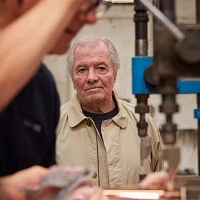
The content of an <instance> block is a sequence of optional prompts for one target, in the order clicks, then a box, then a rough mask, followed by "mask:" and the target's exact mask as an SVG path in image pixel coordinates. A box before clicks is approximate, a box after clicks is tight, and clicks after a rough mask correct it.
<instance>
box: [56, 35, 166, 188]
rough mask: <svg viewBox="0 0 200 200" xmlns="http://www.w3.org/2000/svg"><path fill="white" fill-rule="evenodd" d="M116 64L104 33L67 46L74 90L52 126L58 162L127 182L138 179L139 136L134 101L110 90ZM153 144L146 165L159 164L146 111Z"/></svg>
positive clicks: (111, 181)
mask: <svg viewBox="0 0 200 200" xmlns="http://www.w3.org/2000/svg"><path fill="white" fill-rule="evenodd" d="M119 67H120V62H119V57H118V53H117V51H116V49H115V47H114V46H113V44H112V43H111V42H110V41H109V40H107V39H104V38H99V37H97V36H93V35H89V36H85V37H83V38H80V39H79V40H77V41H76V42H75V44H74V45H73V46H72V48H71V50H70V52H69V56H68V68H69V73H70V75H71V77H72V81H73V84H74V88H75V90H76V91H77V94H76V96H75V97H74V98H73V99H72V100H71V101H70V102H68V103H66V104H65V105H63V106H62V107H61V117H60V122H59V125H58V128H57V141H56V150H57V152H56V154H57V155H56V158H57V162H58V164H61V165H65V164H69V165H72V166H79V165H81V166H85V167H90V168H92V169H93V170H94V171H95V175H94V177H93V183H94V184H95V185H99V186H103V187H115V186H122V187H125V186H128V185H133V184H135V183H137V182H138V180H139V171H140V138H139V136H138V134H137V126H136V123H137V117H136V115H135V113H134V106H133V105H131V104H129V103H127V102H125V101H122V100H120V99H119V98H118V97H117V94H116V93H115V92H113V87H114V84H115V81H116V78H117V71H118V69H119ZM146 118H147V121H148V124H149V126H148V135H149V136H150V137H151V138H152V149H151V154H150V156H149V158H148V161H147V162H146V163H145V167H144V168H145V171H146V173H149V172H150V171H156V170H159V169H161V166H162V163H161V162H160V161H159V158H158V152H159V149H160V134H159V132H158V129H157V128H156V126H155V124H154V123H153V121H152V118H151V117H150V116H149V115H147V116H146Z"/></svg>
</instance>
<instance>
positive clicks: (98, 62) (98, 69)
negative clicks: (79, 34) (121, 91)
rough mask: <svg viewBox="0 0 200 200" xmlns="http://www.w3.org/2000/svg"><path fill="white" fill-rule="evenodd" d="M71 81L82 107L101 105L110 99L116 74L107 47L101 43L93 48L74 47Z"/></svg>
mask: <svg viewBox="0 0 200 200" xmlns="http://www.w3.org/2000/svg"><path fill="white" fill-rule="evenodd" d="M72 80H73V83H74V88H75V90H76V91H77V97H78V99H79V101H80V103H81V104H82V105H90V104H92V103H101V102H102V103H103V102H106V101H109V100H110V99H111V97H112V90H113V86H114V83H115V81H116V74H115V72H114V71H113V67H112V63H111V60H110V53H109V50H108V47H107V46H106V45H105V44H104V43H103V42H100V43H99V45H98V46H97V47H95V48H91V47H90V48H88V47H87V46H86V47H80V46H78V47H76V49H75V52H74V64H73V69H72Z"/></svg>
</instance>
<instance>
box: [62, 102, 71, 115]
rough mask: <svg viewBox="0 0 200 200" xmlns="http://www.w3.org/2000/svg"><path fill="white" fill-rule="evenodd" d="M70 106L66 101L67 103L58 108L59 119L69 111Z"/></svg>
mask: <svg viewBox="0 0 200 200" xmlns="http://www.w3.org/2000/svg"><path fill="white" fill-rule="evenodd" d="M70 105H71V101H68V102H67V103H65V104H63V105H62V106H61V107H60V118H62V117H63V116H65V115H67V112H68V110H69V107H70Z"/></svg>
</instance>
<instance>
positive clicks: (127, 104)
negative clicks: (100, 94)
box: [119, 99, 135, 111]
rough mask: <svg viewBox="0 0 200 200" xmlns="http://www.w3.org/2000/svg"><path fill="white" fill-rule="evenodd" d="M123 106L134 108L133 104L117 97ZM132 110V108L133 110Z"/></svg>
mask: <svg viewBox="0 0 200 200" xmlns="http://www.w3.org/2000/svg"><path fill="white" fill-rule="evenodd" d="M119 101H120V102H121V104H122V106H123V107H126V108H127V109H129V108H130V110H132V109H135V106H134V105H133V104H131V103H128V102H127V101H124V100H121V99H119ZM133 111H134V110H133Z"/></svg>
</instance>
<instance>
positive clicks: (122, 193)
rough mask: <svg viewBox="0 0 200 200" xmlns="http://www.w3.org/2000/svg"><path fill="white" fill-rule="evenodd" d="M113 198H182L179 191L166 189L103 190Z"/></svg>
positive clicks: (165, 199) (116, 199)
mask: <svg viewBox="0 0 200 200" xmlns="http://www.w3.org/2000/svg"><path fill="white" fill-rule="evenodd" d="M103 194H104V195H107V196H108V197H109V198H110V199H112V200H119V199H123V200H125V199H127V200H128V199H134V200H140V199H141V200H156V199H158V200H167V199H169V200H170V199H173V200H175V199H176V200H180V192H179V191H171V192H169V191H164V190H129V189H127V190H117V189H109V190H104V191H103Z"/></svg>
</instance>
